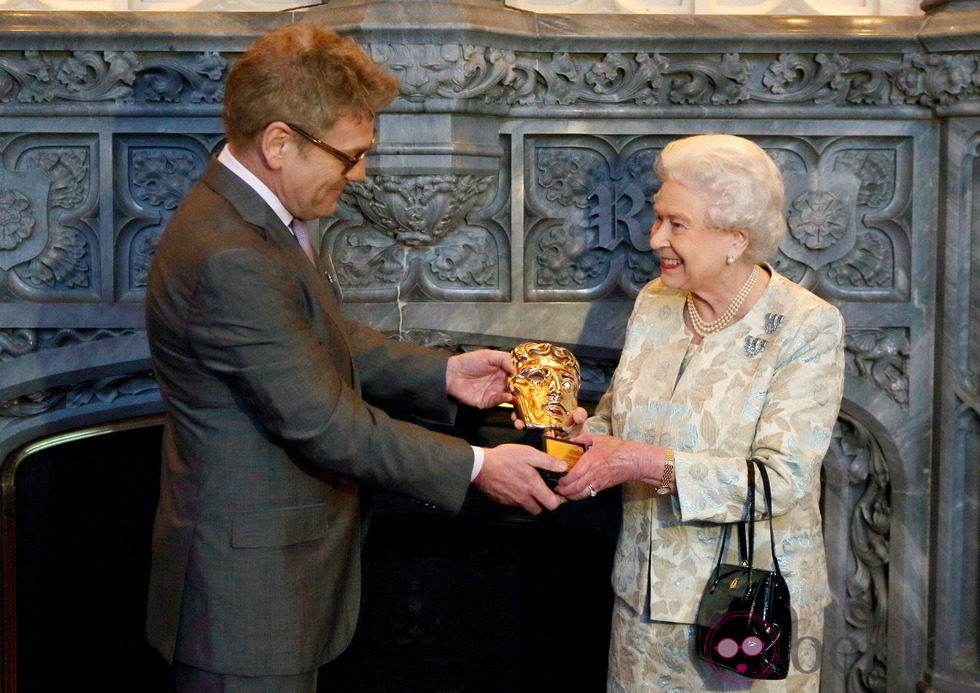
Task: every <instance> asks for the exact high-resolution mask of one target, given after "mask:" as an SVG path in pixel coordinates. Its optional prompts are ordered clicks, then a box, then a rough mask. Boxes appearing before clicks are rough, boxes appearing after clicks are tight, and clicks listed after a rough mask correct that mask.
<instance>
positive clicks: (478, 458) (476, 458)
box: [470, 445, 483, 481]
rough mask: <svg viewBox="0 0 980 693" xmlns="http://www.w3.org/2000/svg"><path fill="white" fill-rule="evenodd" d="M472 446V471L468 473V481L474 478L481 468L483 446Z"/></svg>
mask: <svg viewBox="0 0 980 693" xmlns="http://www.w3.org/2000/svg"><path fill="white" fill-rule="evenodd" d="M472 447H473V472H472V473H471V474H470V481H473V480H474V479H476V477H477V475H478V474H479V473H480V470H481V469H483V448H478V447H476V446H475V445H474V446H472Z"/></svg>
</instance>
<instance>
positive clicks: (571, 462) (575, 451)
mask: <svg viewBox="0 0 980 693" xmlns="http://www.w3.org/2000/svg"><path fill="white" fill-rule="evenodd" d="M541 449H542V450H544V451H545V452H546V453H548V454H549V455H551V456H552V457H557V458H558V459H560V460H563V461H564V462H565V464H567V465H568V468H569V469H571V468H572V467H574V466H575V463H576V462H578V459H579V458H580V457H581V456H582V453H584V452H585V446H584V445H582V444H580V443H573V442H572V441H570V440H562V439H561V438H555V437H553V436H551V435H548V434H547V433H545V434H544V435H542V436H541ZM538 472H539V473H540V474H541V478H542V479H544V482H545V483H546V484H547V485H548V488H550V489H552V490H554V488H555V486H557V485H558V481H559V480H560V479H561V478H562V477H563V476H565V474H566V473H567V472H552V471H548V470H547V469H539V470H538Z"/></svg>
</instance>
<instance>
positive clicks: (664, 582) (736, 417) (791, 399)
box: [587, 267, 844, 623]
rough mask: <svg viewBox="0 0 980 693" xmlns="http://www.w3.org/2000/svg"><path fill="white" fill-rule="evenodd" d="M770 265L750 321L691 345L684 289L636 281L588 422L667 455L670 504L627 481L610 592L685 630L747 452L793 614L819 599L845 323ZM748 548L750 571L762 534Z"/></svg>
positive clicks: (740, 495)
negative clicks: (614, 356)
mask: <svg viewBox="0 0 980 693" xmlns="http://www.w3.org/2000/svg"><path fill="white" fill-rule="evenodd" d="M768 269H769V271H770V272H771V273H772V275H773V276H772V280H771V281H770V282H769V285H768V286H767V287H766V290H765V292H764V294H763V295H762V297H761V298H760V299H759V300H758V301H757V302H756V304H755V305H754V306H753V307H752V309H751V310H750V311H749V313H748V314H747V315H746V316H745V317H743V318H742V319H741V320H739V321H738V322H736V323H734V324H732V325H730V326H729V327H727V328H725V329H724V330H721V331H720V332H718V333H716V334H713V335H709V336H707V337H705V338H704V340H703V342H702V343H701V344H692V341H691V338H692V336H693V335H692V333H691V332H690V331H689V330H688V329H687V328H686V327H685V325H684V320H683V310H684V298H685V294H684V293H683V292H681V291H677V290H673V289H669V288H666V287H664V286H663V285H662V284H661V283H660V281H659V280H654V281H653V282H651V283H650V284H648V285H647V286H646V287H644V289H643V290H642V291H641V292H640V295H639V296H638V297H637V300H636V304H635V307H634V310H633V314H632V316H631V318H630V322H629V326H628V330H627V336H626V343H625V345H624V348H623V353H622V357H621V359H620V363H619V366H618V368H617V369H616V373H615V375H614V376H613V380H612V382H611V384H610V388H609V390H608V391H607V392H606V394H605V395H604V396H603V398H602V400H601V401H600V402H599V405H598V407H597V409H596V413H595V416H593V417H592V418H590V419H589V421H588V423H587V427H588V429H589V430H591V431H595V432H600V433H611V434H613V435H616V436H619V437H621V438H625V439H627V440H634V441H640V442H645V443H650V444H655V445H663V446H666V447H671V448H673V449H674V451H675V456H676V462H675V473H676V478H677V489H678V493H677V495H676V496H658V495H657V494H656V492H655V490H654V488H653V487H652V486H649V485H646V484H642V483H630V484H627V485H625V486H624V489H623V526H622V531H621V533H620V537H619V543H618V546H617V550H616V557H615V565H614V569H613V587H614V589H615V591H616V594H617V595H618V596H619V597H620V598H621V599H623V600H624V601H625V602H626V603H627V604H629V605H630V606H631V607H632V608H633V609H634V610H635V611H636V612H637V613H639V614H643V613H648V614H649V618H650V619H651V620H654V621H667V622H673V623H693V622H694V620H695V615H696V613H697V608H698V602H699V600H700V597H701V593H702V591H703V589H704V586H705V583H706V582H707V580H708V577H709V575H710V574H711V571H712V569H713V567H714V564H715V561H716V560H717V551H718V547H719V538H720V531H721V523H726V522H737V521H739V520H740V519H743V517H742V516H743V512H744V508H745V501H746V492H747V470H746V462H745V461H746V458H749V457H758V458H760V459H762V460H763V461H764V462H765V464H766V465H767V468H768V469H769V476H770V479H771V482H772V495H773V506H774V508H773V510H774V514H775V519H774V520H773V528H774V531H775V536H776V551H777V553H778V555H779V565H780V568H781V569H782V572H783V575H784V576H785V578H786V581H787V583H788V584H789V588H790V594H791V601H792V607H793V611H794V613H795V615H796V617H797V618H807V617H808V616H810V615H812V614H815V613H817V612H819V611H820V610H821V609H822V608H823V607H824V606H825V605H826V604H827V603H829V601H830V593H829V589H828V585H827V567H826V560H825V556H824V546H823V536H822V532H821V519H820V510H819V502H820V467H821V463H822V460H823V457H824V454H825V453H826V451H827V448H828V446H829V444H830V438H831V433H832V431H833V427H834V422H835V420H836V418H837V414H838V411H839V408H840V401H841V394H842V388H843V379H844V351H843V340H844V322H843V318H842V317H841V314H840V312H839V311H838V310H837V309H836V308H834V307H833V306H832V305H830V304H829V303H827V302H825V301H823V300H822V299H820V298H818V297H816V296H814V295H813V294H811V293H810V292H808V291H807V290H805V289H803V288H802V287H799V286H797V285H796V284H794V283H792V282H791V281H789V280H787V279H786V278H784V277H782V276H780V275H779V274H776V273H775V272H774V271H773V270H772V268H771V267H769V268H768ZM758 528H759V529H766V530H768V528H767V527H766V524H764V523H763V524H761V525H758ZM766 534H768V531H766ZM731 543H733V544H734V543H736V542H731ZM755 550H756V560H755V564H756V565H758V566H760V567H766V568H768V567H769V566H771V564H772V556H771V551H770V549H769V541H768V538H767V537H766V538H765V540H763V537H762V536H760V537H759V538H758V540H757V541H756V545H755ZM728 559H729V560H731V561H732V562H736V561H735V556H734V555H731V554H730V555H729V557H728Z"/></svg>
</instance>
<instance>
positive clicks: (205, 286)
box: [188, 250, 473, 510]
mask: <svg viewBox="0 0 980 693" xmlns="http://www.w3.org/2000/svg"><path fill="white" fill-rule="evenodd" d="M317 310H322V309H321V308H319V307H318V304H317V300H316V297H315V296H313V295H311V293H310V289H309V287H307V286H306V285H305V283H304V282H303V281H302V279H301V278H300V277H299V275H298V272H297V270H296V268H294V267H292V266H291V265H289V264H288V263H282V262H276V261H275V259H271V258H269V257H267V256H265V255H263V254H261V253H259V252H256V251H254V250H229V251H224V252H221V253H218V254H216V255H214V256H213V257H212V258H210V259H209V261H208V263H207V266H206V268H205V270H204V272H203V274H202V276H201V280H200V283H199V285H198V287H197V288H196V290H195V292H194V300H193V309H192V310H191V312H190V315H189V323H190V324H189V325H188V334H189V338H190V341H191V343H192V344H193V345H194V348H195V350H196V352H197V355H198V358H200V359H201V361H202V362H203V363H204V364H205V365H206V367H207V368H208V369H210V370H212V371H213V372H215V373H216V374H218V376H219V377H221V378H224V379H226V380H227V381H228V382H229V384H230V386H231V387H232V389H233V390H234V391H235V392H237V393H238V394H239V396H240V397H241V400H242V406H243V407H245V408H247V409H248V410H249V411H250V412H251V414H252V416H254V417H256V418H257V419H258V421H259V423H260V425H261V426H263V427H264V428H265V429H266V430H267V431H268V432H269V433H270V435H272V436H274V437H276V438H278V439H280V440H282V441H283V444H284V446H285V447H287V448H288V449H291V450H293V451H294V453H297V454H298V455H299V456H300V457H301V458H302V460H303V462H304V464H306V465H312V466H313V467H315V468H317V469H320V470H323V471H326V472H329V473H333V474H341V475H346V476H350V477H353V478H355V479H357V480H360V481H363V482H366V483H370V484H377V485H380V486H384V487H387V488H391V489H394V490H397V491H400V492H402V493H406V494H409V495H412V496H415V497H417V498H420V499H423V500H426V501H428V502H432V503H435V504H438V505H440V506H442V507H445V508H447V509H450V510H456V509H458V508H459V506H460V505H461V504H462V501H463V498H464V497H465V493H466V489H467V488H468V486H469V477H470V472H471V470H472V466H473V453H472V449H471V448H470V446H469V445H468V444H467V443H466V442H465V441H463V440H460V439H456V438H452V437H449V436H444V435H440V434H437V433H433V432H430V431H427V430H425V429H422V428H421V427H418V426H414V425H412V424H409V423H405V422H402V421H398V420H395V419H392V418H391V417H390V416H388V415H387V414H386V413H385V412H383V411H382V410H381V409H379V408H377V407H374V406H371V405H370V404H368V403H367V402H365V401H364V399H363V398H362V397H361V396H360V394H359V393H358V392H357V391H356V390H355V389H354V387H353V386H352V382H353V378H354V377H355V376H353V374H352V373H351V372H350V371H349V369H350V366H349V360H348V359H347V348H348V347H347V344H346V343H345V342H346V340H345V335H344V334H343V333H342V332H340V331H339V330H338V331H337V332H336V333H334V334H333V336H332V337H329V338H324V337H323V334H322V333H321V334H317V333H316V332H315V331H314V329H313V327H312V324H311V316H312V315H313V314H314V312H315V311H317ZM372 332H373V331H372ZM359 335H361V336H363V337H364V339H365V341H366V342H367V343H366V344H360V345H359V346H358V347H357V348H356V349H355V353H357V354H359V357H357V361H358V366H360V365H362V364H363V365H365V370H366V372H367V373H368V382H369V384H371V385H372V389H375V390H376V391H378V390H382V391H383V390H384V388H380V387H379V386H378V385H377V383H378V381H379V380H383V379H384V378H390V379H391V380H401V379H403V378H404V377H405V374H406V373H411V370H409V369H408V368H405V367H404V366H401V367H399V369H398V371H400V372H398V371H396V372H392V369H391V368H389V369H385V368H383V367H382V366H381V365H380V364H381V362H383V361H384V359H385V358H386V354H390V353H396V352H397V353H399V354H407V353H411V352H412V351H413V350H412V349H407V350H395V351H391V350H389V349H387V348H382V347H381V346H380V344H379V343H378V340H379V339H380V338H382V336H381V335H379V334H378V333H373V334H370V333H368V332H360V331H355V332H354V333H352V334H351V337H352V338H354V339H358V337H359ZM437 362H438V359H433V358H432V357H431V356H429V360H428V361H426V363H428V364H429V366H428V370H429V371H430V372H431V371H432V370H435V369H437V367H438V366H437V365H436V364H437ZM429 378H430V379H431V378H432V376H431V375H430V376H429ZM420 382H421V381H420V380H418V379H414V382H413V383H412V386H413V387H414V386H415V385H416V384H419V383H420ZM387 389H388V390H389V391H390V390H391V389H393V388H392V386H389V387H388V388H387ZM406 392H407V391H403V392H402V395H403V396H404V394H405V393H406ZM441 392H442V397H443V400H445V383H444V380H443V384H442V390H441Z"/></svg>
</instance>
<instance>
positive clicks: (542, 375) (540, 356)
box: [508, 342, 584, 469]
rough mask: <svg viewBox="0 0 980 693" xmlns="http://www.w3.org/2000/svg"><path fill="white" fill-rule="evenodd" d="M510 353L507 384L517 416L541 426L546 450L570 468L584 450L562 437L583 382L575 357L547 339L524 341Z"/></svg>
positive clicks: (528, 425)
mask: <svg viewBox="0 0 980 693" xmlns="http://www.w3.org/2000/svg"><path fill="white" fill-rule="evenodd" d="M510 355H511V359H512V360H513V363H514V368H515V369H516V371H517V373H515V374H514V375H512V376H511V377H510V380H509V382H508V385H509V387H510V392H511V394H512V395H514V399H515V401H516V405H517V412H518V416H519V417H520V418H521V420H522V421H523V422H524V425H525V426H527V427H528V428H536V429H541V430H542V431H543V436H542V443H543V446H544V450H545V452H547V453H548V454H549V455H553V456H554V457H557V458H559V459H562V460H564V461H565V462H566V463H567V464H568V467H569V469H571V467H572V466H573V465H574V464H575V463H576V462H577V461H578V458H579V457H581V456H582V452H584V447H583V446H581V445H579V444H578V443H573V442H571V441H568V440H564V435H565V421H566V420H567V419H568V417H569V416H571V414H572V412H573V411H575V408H576V407H577V406H578V392H579V388H580V387H581V384H582V372H581V370H580V368H579V364H578V359H576V358H575V355H574V354H572V352H571V351H569V350H568V349H566V348H565V347H560V346H555V345H554V344H549V343H548V342H523V343H521V344H518V345H517V346H516V347H514V348H513V349H512V350H511V352H510Z"/></svg>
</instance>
